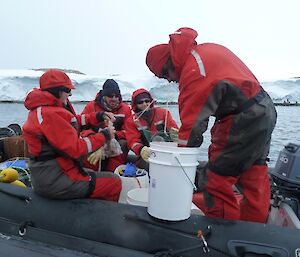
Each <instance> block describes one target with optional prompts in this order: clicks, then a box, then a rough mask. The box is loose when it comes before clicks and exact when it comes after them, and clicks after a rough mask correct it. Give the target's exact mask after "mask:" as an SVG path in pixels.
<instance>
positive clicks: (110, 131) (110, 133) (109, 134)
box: [99, 126, 116, 141]
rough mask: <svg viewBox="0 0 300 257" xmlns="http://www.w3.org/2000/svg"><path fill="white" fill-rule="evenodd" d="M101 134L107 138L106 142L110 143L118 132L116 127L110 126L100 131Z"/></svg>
mask: <svg viewBox="0 0 300 257" xmlns="http://www.w3.org/2000/svg"><path fill="white" fill-rule="evenodd" d="M99 132H100V133H102V134H103V135H104V136H105V139H106V141H109V140H111V139H112V138H114V137H115V133H116V130H115V127H114V126H109V127H106V128H105V129H100V130H99Z"/></svg>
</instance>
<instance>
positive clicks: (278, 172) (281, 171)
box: [269, 143, 300, 224]
mask: <svg viewBox="0 0 300 257" xmlns="http://www.w3.org/2000/svg"><path fill="white" fill-rule="evenodd" d="M269 174H270V178H271V192H272V200H273V206H279V205H280V204H281V203H284V204H286V205H288V206H289V207H291V209H292V210H293V212H294V213H295V215H296V216H297V217H298V218H300V145H297V144H293V143H289V144H288V145H286V146H285V147H284V148H283V150H281V151H280V153H279V156H278V159H277V162H276V165H275V168H274V169H270V170H269ZM297 224H299V223H298V221H297Z"/></svg>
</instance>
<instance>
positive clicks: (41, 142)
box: [23, 69, 121, 201]
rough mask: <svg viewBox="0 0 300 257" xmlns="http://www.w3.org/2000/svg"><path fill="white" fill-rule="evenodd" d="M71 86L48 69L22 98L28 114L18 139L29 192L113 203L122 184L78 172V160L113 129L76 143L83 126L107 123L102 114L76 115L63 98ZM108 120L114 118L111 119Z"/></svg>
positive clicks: (114, 178)
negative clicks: (26, 156) (23, 150)
mask: <svg viewBox="0 0 300 257" xmlns="http://www.w3.org/2000/svg"><path fill="white" fill-rule="evenodd" d="M72 89H74V86H73V84H72V82H71V80H70V78H69V77H68V76H67V74H65V73H64V72H62V71H60V70H54V69H50V70H48V71H46V72H45V73H44V74H43V75H42V76H41V77H40V88H35V89H33V90H32V91H31V92H29V93H28V95H27V96H26V99H25V102H24V105H25V107H26V108H27V109H28V110H29V114H28V118H27V121H26V122H25V124H24V126H23V136H24V139H25V141H26V143H27V145H28V151H29V154H30V156H31V159H30V163H29V168H30V170H31V180H32V185H33V189H34V191H35V192H36V193H37V194H39V195H41V196H44V197H47V198H53V199H73V198H99V199H106V200H111V201H118V199H119V195H120V191H121V180H120V179H119V177H118V176H117V175H115V174H112V173H110V172H102V173H96V172H93V171H88V170H85V169H83V168H82V166H81V163H80V158H86V156H87V155H88V154H89V153H91V152H93V151H95V150H97V149H99V148H100V147H102V146H103V145H104V144H105V143H106V142H107V141H108V140H110V139H111V138H112V137H113V136H114V132H115V131H114V128H107V129H104V130H102V131H101V132H100V133H95V132H93V131H89V133H85V134H86V135H85V137H79V132H80V127H81V125H82V124H84V123H91V124H98V123H99V122H103V121H104V120H105V119H110V118H111V117H109V115H106V114H105V113H103V112H102V113H96V112H93V113H91V114H90V115H83V116H81V115H76V114H75V112H74V109H73V107H72V105H71V103H70V102H69V101H68V97H69V96H70V95H71V90H72ZM112 118H113V117H112Z"/></svg>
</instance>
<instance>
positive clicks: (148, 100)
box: [137, 99, 151, 104]
mask: <svg viewBox="0 0 300 257" xmlns="http://www.w3.org/2000/svg"><path fill="white" fill-rule="evenodd" d="M150 102H151V101H150V99H144V100H141V101H138V102H137V104H143V103H146V104H148V103H150Z"/></svg>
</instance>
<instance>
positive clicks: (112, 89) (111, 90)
mask: <svg viewBox="0 0 300 257" xmlns="http://www.w3.org/2000/svg"><path fill="white" fill-rule="evenodd" d="M112 94H115V95H121V92H120V88H119V85H118V83H117V82H116V81H114V80H113V79H107V80H106V81H105V82H104V84H103V89H102V95H104V96H108V95H112Z"/></svg>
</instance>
